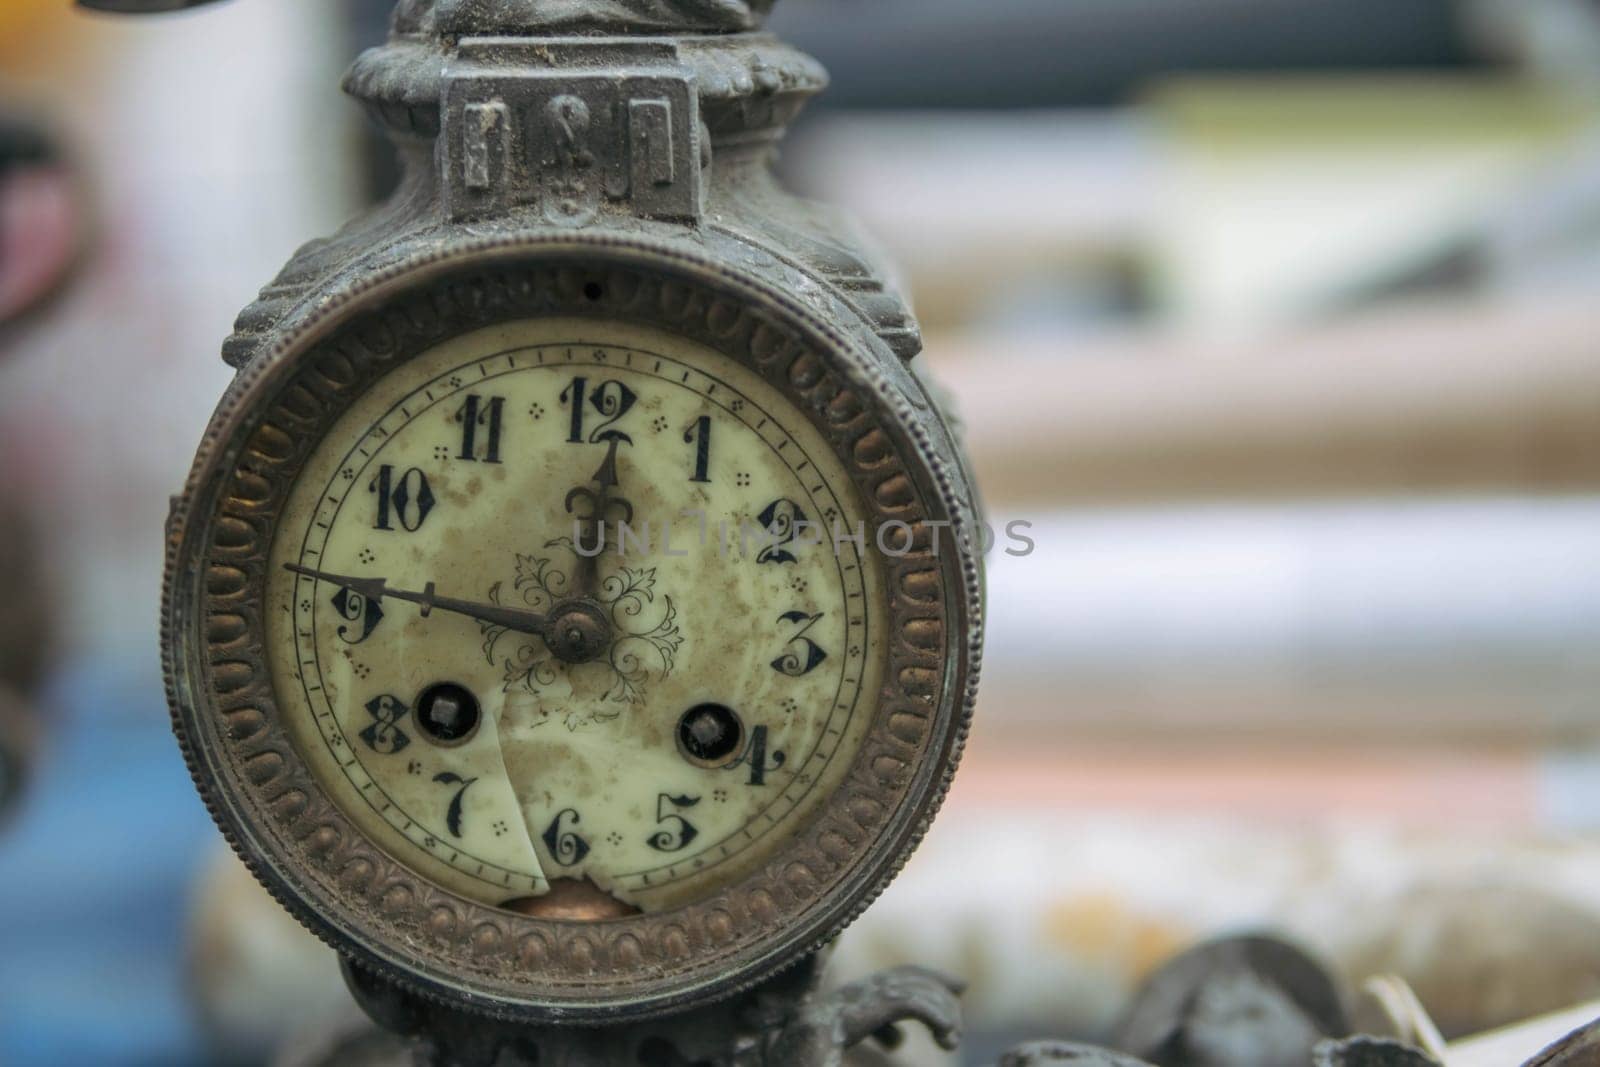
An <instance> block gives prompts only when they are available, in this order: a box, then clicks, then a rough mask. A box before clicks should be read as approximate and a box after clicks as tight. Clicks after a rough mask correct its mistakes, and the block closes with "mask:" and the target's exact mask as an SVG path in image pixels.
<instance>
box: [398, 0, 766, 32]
mask: <svg viewBox="0 0 1600 1067" xmlns="http://www.w3.org/2000/svg"><path fill="white" fill-rule="evenodd" d="M775 2H776V0H403V2H402V3H401V5H400V7H399V10H398V11H397V12H396V15H395V20H396V28H397V29H401V30H404V31H405V32H411V33H422V34H428V33H434V32H436V33H439V34H486V33H490V34H492V33H505V34H547V33H571V32H596V33H730V32H738V31H742V30H754V29H758V28H759V27H760V25H761V22H762V20H763V19H764V18H765V17H766V15H767V12H769V11H771V10H772V5H773V4H774V3H775Z"/></svg>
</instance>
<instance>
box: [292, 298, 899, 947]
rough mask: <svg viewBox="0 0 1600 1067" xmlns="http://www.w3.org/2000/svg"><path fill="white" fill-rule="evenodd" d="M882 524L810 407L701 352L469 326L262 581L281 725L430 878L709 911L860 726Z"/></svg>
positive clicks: (464, 886)
mask: <svg viewBox="0 0 1600 1067" xmlns="http://www.w3.org/2000/svg"><path fill="white" fill-rule="evenodd" d="M866 514H867V512H866V510H865V509H864V508H863V506H862V503H861V500H860V499H859V497H858V495H857V492H856V489H855V487H854V485H853V483H852V482H851V481H850V479H849V477H848V476H847V474H846V472H845V470H844V468H843V466H842V465H841V464H840V462H839V460H838V459H837V458H836V457H835V455H834V454H833V452H832V451H831V450H830V448H829V447H828V446H827V444H826V443H825V441H824V439H823V437H822V436H821V434H820V433H819V432H818V431H817V430H816V429H815V428H814V427H813V426H812V425H811V423H810V422H809V421H808V420H807V419H806V418H805V417H804V415H802V414H801V413H800V412H799V411H798V410H797V409H796V408H794V407H793V406H792V405H791V404H790V402H789V401H788V400H786V399H785V398H784V397H783V396H782V395H781V394H780V393H779V392H778V391H777V390H776V389H774V388H773V387H772V386H770V385H768V384H766V383H765V382H764V381H763V380H762V379H760V378H759V377H757V376H756V375H755V374H754V373H752V372H750V371H749V370H747V369H745V368H743V367H742V366H740V365H739V364H737V363H735V362H734V361H732V360H731V359H729V358H728V357H726V356H723V355H721V354H719V353H717V352H715V351H713V350H712V349H710V348H707V347H704V346H703V345H700V344H698V343H696V342H692V341H689V340H687V339H685V338H682V337H678V336H676V335H674V334H671V333H668V332H665V331H662V330H658V329H652V328H645V327H636V326H629V325H623V324H616V323H606V322H600V321H596V320H591V319H528V320H521V321H515V322H511V323H507V324H503V325H498V326H493V327H489V328H485V329H481V330H478V331H475V332H472V333H468V334H465V335H462V336H459V337H457V338H455V339H453V340H450V341H448V342H445V343H443V344H440V345H438V346H436V347H434V348H432V349H430V350H428V351H426V352H424V353H422V354H421V355H419V356H416V357H415V358H412V359H410V360H408V361H406V362H405V363H404V364H402V365H400V366H398V367H397V368H396V369H394V370H393V371H391V372H389V373H388V374H386V375H385V376H384V377H382V378H380V379H378V381H377V382H376V384H375V385H373V386H372V387H371V388H369V389H368V390H367V391H366V392H365V393H363V394H362V395H361V397H360V398H359V399H358V400H357V401H356V402H355V403H354V404H353V405H352V406H351V407H350V408H349V409H348V410H347V411H345V413H344V414H343V415H342V416H341V417H340V418H339V420H338V421H337V422H336V423H335V424H334V425H333V428H332V429H331V430H330V431H328V432H327V433H326V434H325V435H324V436H323V438H322V439H321V440H320V441H319V442H318V443H316V444H315V446H314V447H313V448H312V450H311V453H310V458H309V460H308V461H307V463H306V464H305V466H304V467H303V468H302V470H301V471H300V473H299V474H298V476H297V478H296V480H295V482H294V484H293V487H292V488H291V490H290V493H289V496H288V499H287V502H286V503H285V505H284V508H283V511H282V514H281V517H280V519H279V521H278V524H277V532H276V535H275V539H274V541H273V543H272V548H271V553H270V559H269V571H268V573H269V576H268V580H267V586H266V602H265V609H266V611H265V614H266V618H267V630H266V652H267V662H268V668H269V672H270V677H271V682H272V685H273V689H274V691H275V694H276V699H277V703H278V707H279V708H280V711H281V715H282V717H283V720H284V722H285V724H286V725H287V727H288V730H289V733H290V735H291V737H292V738H293V740H294V742H295V744H296V746H297V748H298V749H299V751H300V753H301V755H302V757H303V758H304V759H305V760H306V761H307V763H308V764H309V766H310V768H311V771H312V773H313V775H314V776H315V777H316V779H317V780H318V782H319V783H320V785H321V786H322V788H323V789H324V790H325V791H326V792H327V794H328V795H329V796H330V797H331V798H332V800H333V802H334V803H335V804H336V806H337V807H338V808H339V809H340V810H341V811H343V812H344V814H345V815H346V816H347V817H348V818H349V819H350V820H351V821H352V822H354V823H355V824H356V825H358V826H359V827H360V828H361V829H362V831H363V832H364V833H365V834H366V835H367V836H368V837H370V838H371V839H372V840H373V841H374V842H375V843H377V844H378V845H379V846H380V847H381V848H382V849H383V850H384V851H385V852H387V853H388V854H389V855H390V856H392V857H393V858H394V859H396V860H397V861H398V862H400V863H401V864H403V865H404V866H406V867H409V868H411V869H413V870H415V871H416V872H417V873H419V874H421V875H422V876H424V877H425V878H427V879H429V880H431V881H433V882H435V883H436V884H438V885H440V886H443V887H445V888H447V889H449V890H451V891H453V892H456V893H459V894H461V895H464V896H466V897H469V898H471V899H473V900H475V901H479V902H482V903H485V904H489V905H492V906H496V907H503V908H508V909H511V910H513V911H518V912H522V913H525V914H529V915H534V916H544V917H551V918H563V919H599V918H613V917H619V916H623V915H629V914H634V913H637V912H644V913H653V912H659V911H664V910H668V909H671V908H674V907H678V906H681V905H684V904H688V903H691V902H694V901H697V900H700V899H703V898H705V897H706V896H708V895H710V894H713V893H715V892H717V891H719V890H721V889H723V888H725V887H726V886H728V885H730V884H731V883H733V882H735V881H737V880H739V879H740V878H741V877H743V876H744V875H745V874H747V873H749V872H750V871H752V870H753V869H755V868H756V867H758V866H760V865H762V864H764V863H766V862H768V861H770V860H771V859H772V857H773V856H774V855H775V854H777V853H778V852H780V851H781V850H782V848H783V846H784V844H785V842H786V841H788V840H789V839H791V837H792V836H793V835H794V833H795V832H796V831H797V830H798V829H800V828H801V827H802V826H804V825H805V823H806V820H807V818H808V816H810V815H812V814H814V813H815V812H816V810H817V808H818V807H819V806H820V805H821V804H822V803H823V802H825V801H826V800H827V799H828V798H829V796H830V794H832V793H833V792H834V791H835V790H836V789H837V788H838V786H839V783H840V782H841V780H842V779H843V777H844V775H845V773H846V771H847V769H848V768H849V766H850V764H851V763H852V762H853V760H854V759H855V757H856V755H857V753H858V751H859V749H860V748H861V745H862V742H863V739H864V738H865V737H866V735H867V732H868V730H869V728H870V723H871V720H872V718H873V716H874V714H875V709H876V702H877V699H878V694H879V690H880V686H881V683H882V678H883V674H884V663H883V661H884V659H885V655H884V637H883V634H884V632H885V630H886V628H887V627H886V616H887V605H886V601H885V591H884V585H885V583H884V579H883V574H882V561H881V560H880V559H879V558H878V550H877V548H876V547H875V540H876V538H875V531H873V530H872V529H871V528H870V527H869V526H868V524H867V522H866ZM862 532H864V537H861V536H858V535H859V534H861V533H862ZM892 540H893V538H892V537H891V542H892Z"/></svg>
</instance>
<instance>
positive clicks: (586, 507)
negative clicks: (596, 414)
mask: <svg viewBox="0 0 1600 1067" xmlns="http://www.w3.org/2000/svg"><path fill="white" fill-rule="evenodd" d="M622 440H623V438H621V437H620V436H618V437H612V438H611V439H610V440H609V441H607V448H606V458H605V459H604V460H602V461H601V463H600V469H599V470H597V471H595V472H594V477H593V478H591V479H590V482H591V483H592V484H593V485H594V488H593V489H590V488H589V487H588V486H579V487H578V488H576V489H574V490H572V492H570V493H568V494H567V501H566V505H567V513H568V514H570V515H571V516H573V518H574V519H576V520H577V529H576V530H575V531H574V532H575V534H576V537H575V539H574V551H575V552H576V553H577V556H578V573H577V580H576V581H575V582H574V590H573V591H574V592H575V593H576V594H577V595H579V596H586V597H591V598H592V597H595V596H597V595H598V593H599V591H600V553H601V552H602V551H604V549H605V537H606V534H605V529H606V523H608V522H615V523H617V524H618V528H619V531H620V527H621V525H622V524H625V523H630V522H632V521H633V504H631V503H630V502H629V501H628V499H627V498H626V497H623V496H620V495H619V494H618V493H617V491H616V490H617V486H618V485H620V484H621V479H620V478H618V477H617V445H618V444H620V443H621V441H622ZM617 536H618V537H620V536H621V534H620V532H619V533H618V534H617Z"/></svg>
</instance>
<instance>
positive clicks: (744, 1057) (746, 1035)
mask: <svg viewBox="0 0 1600 1067" xmlns="http://www.w3.org/2000/svg"><path fill="white" fill-rule="evenodd" d="M342 967H343V970H344V976H345V981H346V983H347V984H348V985H349V987H350V991H351V992H352V993H353V994H354V995H355V998H356V1002H357V1003H358V1004H360V1005H361V1008H362V1010H363V1011H365V1012H366V1013H367V1015H368V1016H370V1017H371V1018H372V1020H373V1021H374V1022H375V1023H377V1028H369V1029H365V1030H361V1031H357V1032H353V1033H351V1032H346V1033H343V1034H340V1035H332V1036H330V1037H328V1038H326V1039H324V1040H322V1041H321V1042H319V1043H318V1047H317V1048H314V1049H305V1050H302V1052H301V1053H300V1054H299V1055H297V1056H293V1057H291V1058H290V1059H288V1060H287V1061H284V1062H283V1063H281V1064H280V1067H334V1065H336V1064H337V1065H338V1067H411V1065H416V1067H534V1065H535V1064H538V1065H541V1067H552V1065H556V1067H617V1065H619V1064H627V1065H633V1064H638V1065H639V1067H840V1065H842V1064H844V1063H846V1062H848V1061H847V1055H848V1053H849V1052H850V1050H851V1049H853V1048H855V1047H856V1046H858V1045H861V1044H863V1043H864V1042H867V1041H869V1040H872V1041H876V1042H877V1043H878V1044H880V1045H882V1046H885V1047H888V1048H893V1047H894V1046H895V1045H897V1044H898V1043H899V1041H900V1037H901V1035H900V1032H899V1024H901V1023H903V1022H910V1021H915V1022H920V1023H922V1024H923V1025H924V1026H926V1027H927V1028H928V1029H929V1031H930V1032H931V1033H932V1034H933V1036H934V1039H935V1040H937V1041H938V1042H939V1043H940V1044H941V1045H943V1046H944V1047H946V1048H954V1047H955V1045H956V1042H957V1040H958V1039H959V1036H960V1029H961V1008H960V1004H959V1002H958V1000H957V997H958V995H959V994H960V992H961V983H960V982H958V981H956V980H954V979H951V978H948V977H946V976H944V975H941V974H938V973H937V972H934V971H931V970H927V969H924V968H921V967H900V968H896V969H894V970H890V971H884V972H882V973H880V974H876V975H874V976H872V977H871V978H868V979H866V980H864V981H861V982H854V983H851V984H849V985H846V986H842V987H840V988H838V989H832V990H823V989H822V988H821V976H822V971H823V960H822V958H821V957H820V956H810V957H807V958H806V959H805V960H804V961H802V962H801V963H799V964H798V965H796V966H795V967H793V968H791V969H790V970H788V971H785V972H784V973H783V974H780V975H778V976H777V977H775V978H772V979H769V980H768V981H767V982H766V983H764V984H762V985H760V986H757V987H756V988H755V989H753V990H750V991H749V992H747V993H743V994H741V995H739V996H737V997H735V998H733V999H731V1000H728V1001H724V1002H721V1003H717V1004H712V1005H710V1006H708V1007H704V1008H698V1009H694V1010H691V1011H687V1012H683V1013H681V1014H678V1015H670V1016H666V1017H664V1018H660V1019H655V1020H651V1021H648V1022H643V1023H626V1024H619V1025H617V1026H612V1027H600V1028H592V1029H578V1028H573V1027H534V1026H526V1025H519V1024H515V1023H507V1022H498V1021H494V1020H490V1019H487V1018H485V1017H483V1016H479V1015H473V1014H469V1013H466V1012H462V1011H460V1010H457V1009H454V1008H448V1007H445V1006H443V1005H439V1004H434V1003H432V1002H430V1001H425V1000H422V999H420V998H418V997H415V996H413V995H411V994H410V993H408V992H406V991H405V990H402V989H400V988H399V987H397V986H395V985H393V984H391V983H390V982H388V981H386V980H384V979H383V978H380V977H379V976H377V975H374V974H373V973H372V972H370V971H367V970H364V969H362V968H361V967H359V966H357V965H356V964H353V963H352V962H350V961H349V960H348V959H345V960H342Z"/></svg>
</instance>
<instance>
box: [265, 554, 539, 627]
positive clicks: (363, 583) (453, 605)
mask: <svg viewBox="0 0 1600 1067" xmlns="http://www.w3.org/2000/svg"><path fill="white" fill-rule="evenodd" d="M283 569H284V570H286V571H290V572H292V573H294V574H298V575H301V576H302V577H306V578H315V579H317V580H318V581H323V582H328V583H330V584H332V585H337V586H340V587H342V588H345V589H348V590H350V591H351V592H353V593H357V594H359V595H361V596H363V597H365V598H366V599H368V600H370V601H372V602H374V603H376V602H379V601H382V600H384V599H385V598H387V599H389V600H404V601H406V602H408V603H411V604H418V605H421V607H422V617H423V618H427V617H428V615H430V614H431V613H432V612H434V611H436V610H437V611H448V612H450V613H451V614H453V615H465V616H467V617H468V618H469V619H477V620H478V621H480V622H486V623H489V624H490V625H491V626H504V627H505V628H506V629H508V630H512V631H515V632H516V633H523V634H534V635H536V636H539V637H543V636H545V634H546V632H547V631H548V630H549V627H550V620H549V618H548V617H546V616H544V615H541V614H539V613H538V612H536V611H522V610H520V609H518V608H506V607H501V606H500V605H499V604H480V603H477V602H475V601H471V600H457V599H455V598H454V597H447V596H439V595H437V594H436V593H434V591H433V589H434V586H433V583H432V582H429V583H428V584H427V585H425V586H424V587H423V588H422V591H421V592H417V591H415V590H411V589H392V588H390V586H389V582H388V579H386V578H359V577H356V576H355V575H352V574H331V573H329V572H327V571H319V570H316V569H315V568H312V567H302V566H300V565H298V564H295V563H285V564H284V565H283Z"/></svg>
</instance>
